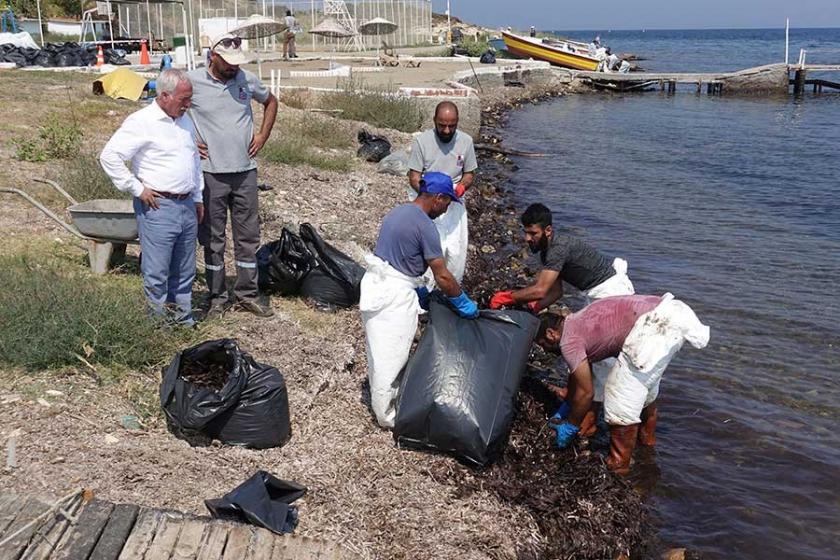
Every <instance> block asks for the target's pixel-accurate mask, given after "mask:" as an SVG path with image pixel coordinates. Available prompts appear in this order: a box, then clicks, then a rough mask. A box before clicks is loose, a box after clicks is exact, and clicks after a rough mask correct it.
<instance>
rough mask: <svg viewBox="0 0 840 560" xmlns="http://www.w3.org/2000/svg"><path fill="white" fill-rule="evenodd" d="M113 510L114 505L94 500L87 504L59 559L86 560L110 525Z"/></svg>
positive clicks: (60, 551) (60, 552) (58, 556)
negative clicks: (103, 530) (103, 531)
mask: <svg viewBox="0 0 840 560" xmlns="http://www.w3.org/2000/svg"><path fill="white" fill-rule="evenodd" d="M113 509H114V504H112V503H109V502H103V501H100V500H93V501H92V502H90V503H89V504H87V505H86V506H85V508H84V509H83V510H82V514H81V515H80V516H79V520H78V521H77V522H76V524H75V525H74V526H73V529H72V531H71V532H70V535H69V536H68V537H67V540H65V541H64V544H63V545H62V547H61V550H59V551H58V555H57V558H58V559H59V560H86V559H87V557H88V556H89V555H90V553H91V552H92V551H93V548H94V547H95V546H96V543H97V542H98V541H99V535H101V534H102V529H104V528H105V525H106V524H107V523H108V518H109V517H110V516H111V511H113Z"/></svg>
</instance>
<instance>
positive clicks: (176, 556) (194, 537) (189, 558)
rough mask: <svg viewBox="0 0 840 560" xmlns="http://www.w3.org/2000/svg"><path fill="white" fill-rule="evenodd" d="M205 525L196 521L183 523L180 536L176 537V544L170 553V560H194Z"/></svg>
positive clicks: (190, 520)
mask: <svg viewBox="0 0 840 560" xmlns="http://www.w3.org/2000/svg"><path fill="white" fill-rule="evenodd" d="M206 525H207V523H205V522H204V521H200V520H198V519H189V520H187V521H184V526H183V527H181V534H180V535H178V542H177V543H176V544H175V549H174V550H173V551H172V558H171V560H195V558H196V556H198V550H199V548H201V543H202V540H203V539H202V537H203V535H204V528H205V526H206Z"/></svg>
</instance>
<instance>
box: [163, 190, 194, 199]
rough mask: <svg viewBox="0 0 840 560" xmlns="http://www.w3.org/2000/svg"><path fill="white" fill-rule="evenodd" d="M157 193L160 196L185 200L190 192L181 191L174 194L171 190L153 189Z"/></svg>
mask: <svg viewBox="0 0 840 560" xmlns="http://www.w3.org/2000/svg"><path fill="white" fill-rule="evenodd" d="M155 192H156V193H158V194H159V195H160V196H161V197H162V198H168V199H170V200H186V199H188V198H189V197H190V193H183V194H175V193H171V192H161V191H155Z"/></svg>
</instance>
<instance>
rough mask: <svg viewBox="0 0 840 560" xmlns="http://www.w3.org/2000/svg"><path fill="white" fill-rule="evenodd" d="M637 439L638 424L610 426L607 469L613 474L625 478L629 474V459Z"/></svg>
mask: <svg viewBox="0 0 840 560" xmlns="http://www.w3.org/2000/svg"><path fill="white" fill-rule="evenodd" d="M637 437H639V424H631V425H629V426H614V425H610V455H609V457H607V467H609V469H610V470H611V471H613V472H615V474H618V475H621V476H625V475H626V474H627V473H629V472H630V458H631V457H632V456H633V449H634V448H635V447H636V438H637Z"/></svg>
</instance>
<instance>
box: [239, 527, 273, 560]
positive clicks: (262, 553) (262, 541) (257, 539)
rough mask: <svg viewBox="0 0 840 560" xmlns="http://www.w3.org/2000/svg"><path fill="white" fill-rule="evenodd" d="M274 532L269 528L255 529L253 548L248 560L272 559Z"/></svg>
mask: <svg viewBox="0 0 840 560" xmlns="http://www.w3.org/2000/svg"><path fill="white" fill-rule="evenodd" d="M274 539H275V536H274V533H272V532H271V531H268V530H267V529H254V532H253V534H252V535H251V550H249V551H248V556H246V559H247V560H270V559H271V550H272V549H273V548H274Z"/></svg>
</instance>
